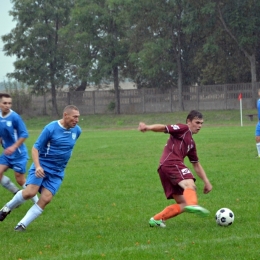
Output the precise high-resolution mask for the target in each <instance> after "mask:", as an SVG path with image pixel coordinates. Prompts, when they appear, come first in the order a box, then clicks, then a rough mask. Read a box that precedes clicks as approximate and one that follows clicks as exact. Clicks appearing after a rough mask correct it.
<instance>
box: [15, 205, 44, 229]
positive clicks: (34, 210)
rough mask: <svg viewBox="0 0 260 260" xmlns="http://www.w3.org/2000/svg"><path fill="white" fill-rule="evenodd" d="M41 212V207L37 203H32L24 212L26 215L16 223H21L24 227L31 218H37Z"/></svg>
mask: <svg viewBox="0 0 260 260" xmlns="http://www.w3.org/2000/svg"><path fill="white" fill-rule="evenodd" d="M42 212H43V209H41V208H40V207H39V206H38V204H34V205H33V206H32V207H31V208H30V209H29V210H28V211H27V213H26V215H25V216H24V217H23V219H21V221H20V222H19V223H18V225H19V224H23V225H24V226H25V227H27V226H28V225H29V224H30V223H31V222H32V221H33V220H35V219H36V218H38V217H39V216H40V215H41V214H42Z"/></svg>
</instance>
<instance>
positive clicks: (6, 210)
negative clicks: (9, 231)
mask: <svg viewBox="0 0 260 260" xmlns="http://www.w3.org/2000/svg"><path fill="white" fill-rule="evenodd" d="M10 213H11V210H10V209H9V208H8V207H7V206H4V207H3V208H2V209H1V210H0V221H3V220H4V219H5V218H6V216H7V215H8V214H10Z"/></svg>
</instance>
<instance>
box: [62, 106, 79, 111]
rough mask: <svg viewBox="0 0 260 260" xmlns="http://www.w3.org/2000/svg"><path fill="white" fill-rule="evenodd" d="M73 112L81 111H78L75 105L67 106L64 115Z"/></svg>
mask: <svg viewBox="0 0 260 260" xmlns="http://www.w3.org/2000/svg"><path fill="white" fill-rule="evenodd" d="M71 110H76V111H79V109H78V108H77V107H76V106H74V105H68V106H66V107H65V108H64V109H63V113H65V112H68V111H71Z"/></svg>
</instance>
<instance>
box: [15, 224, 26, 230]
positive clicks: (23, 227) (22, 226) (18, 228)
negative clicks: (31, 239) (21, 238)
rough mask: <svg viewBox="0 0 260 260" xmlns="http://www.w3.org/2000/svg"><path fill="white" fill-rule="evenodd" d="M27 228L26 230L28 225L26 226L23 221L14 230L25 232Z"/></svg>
mask: <svg viewBox="0 0 260 260" xmlns="http://www.w3.org/2000/svg"><path fill="white" fill-rule="evenodd" d="M25 230H26V227H25V226H24V225H23V224H22V223H20V224H18V225H17V226H16V227H15V228H14V231H19V232H23V231H25Z"/></svg>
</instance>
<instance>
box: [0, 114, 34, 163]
mask: <svg viewBox="0 0 260 260" xmlns="http://www.w3.org/2000/svg"><path fill="white" fill-rule="evenodd" d="M28 136H29V135H28V131H27V129H26V126H25V124H24V122H23V120H22V118H21V117H20V116H19V115H18V114H17V113H16V112H14V111H13V110H10V113H9V114H7V115H6V116H3V115H2V111H0V137H1V138H2V146H3V148H4V149H5V148H7V147H9V146H11V145H13V144H14V143H15V142H16V141H17V140H18V139H19V138H28ZM20 156H25V157H28V152H27V148H26V146H25V144H22V145H20V147H19V148H18V149H16V151H15V152H14V153H13V154H11V155H6V157H8V158H11V159H13V158H19V157H20Z"/></svg>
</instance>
